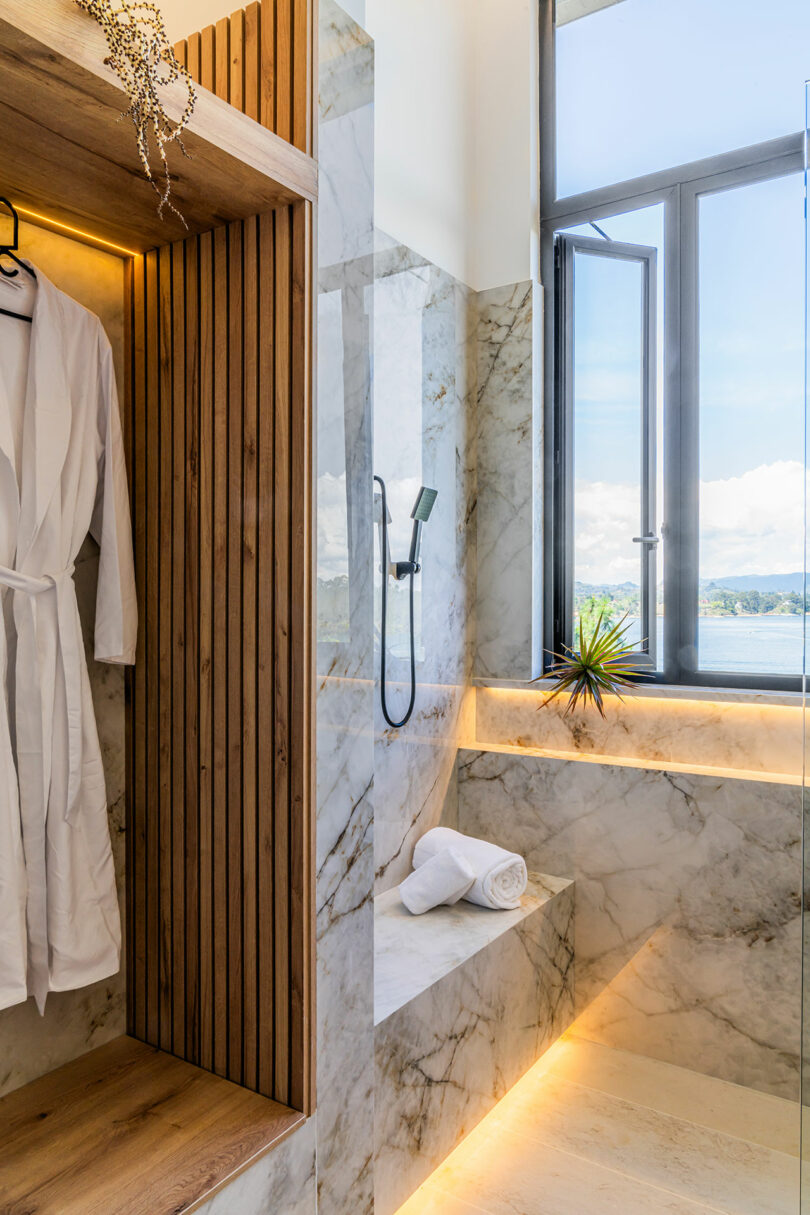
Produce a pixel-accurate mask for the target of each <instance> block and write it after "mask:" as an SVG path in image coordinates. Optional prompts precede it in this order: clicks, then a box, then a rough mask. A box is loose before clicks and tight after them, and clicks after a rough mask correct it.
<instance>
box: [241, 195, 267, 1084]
mask: <svg viewBox="0 0 810 1215" xmlns="http://www.w3.org/2000/svg"><path fill="white" fill-rule="evenodd" d="M243 239H244V275H245V284H244V308H245V311H244V354H243V359H244V401H243V425H244V439H243V443H244V448H243V452H244V454H243V464H242V477H243V491H242V493H243V512H244V521H243V526H244V536H243V540H242V551H243V554H244V555H243V566H242V577H243V588H244V590H243V602H244V619H243V624H242V663H243V672H244V673H243V680H242V715H243V719H244V721H245V722H246V723H250V728H249V729H246V730H245V731H244V750H243V755H242V823H243V826H242V833H243V835H242V880H243V884H244V895H243V898H244V911H243V915H244V920H243V962H242V965H243V998H244V1025H245V1034H244V1043H243V1066H244V1083H245V1084H246V1085H247V1087H248V1088H258V1087H259V1067H258V1034H257V1031H256V1020H257V1017H258V1009H259V974H258V953H259V943H258V942H259V917H258V905H259V882H258V869H257V858H258V824H257V818H258V808H259V801H258V791H257V781H258V754H259V746H258V737H257V735H258V729H257V692H258V685H259V670H258V664H257V649H256V647H257V633H258V613H257V588H258V579H257V573H256V555H257V531H258V527H257V520H258V509H259V484H258V479H257V470H258V446H259V439H258V424H259V324H258V322H259V245H258V220H257V219H255V218H254V219H250V220H247V221H246V223H245V227H244V237H243ZM264 623H265V625H266V624H267V622H264ZM262 744H263V746H264V745H265V740H264V739H262Z"/></svg>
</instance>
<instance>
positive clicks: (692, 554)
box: [539, 0, 805, 692]
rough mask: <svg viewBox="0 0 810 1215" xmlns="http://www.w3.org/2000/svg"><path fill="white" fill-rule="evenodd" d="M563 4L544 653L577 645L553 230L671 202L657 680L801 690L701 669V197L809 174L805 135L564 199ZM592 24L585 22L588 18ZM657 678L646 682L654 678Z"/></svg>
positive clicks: (550, 51)
mask: <svg viewBox="0 0 810 1215" xmlns="http://www.w3.org/2000/svg"><path fill="white" fill-rule="evenodd" d="M554 9H555V0H540V90H539V101H540V151H541V155H540V277H541V281H542V283H543V284H544V286H545V288H546V292H545V295H546V299H545V309H544V377H543V378H544V434H545V435H546V436H547V440H546V442H545V444H544V458H543V470H544V490H543V515H544V535H543V553H544V557H543V577H544V592H543V647H544V651H545V658H544V662H545V668H546V669H548V667H549V666H550V665H552V663H553V661H554V660H553V658H551V654H553V653H555V652H559V651H560V647H561V644H568V643H569V642H568V640H567V638H568V637H570V632H569V630H568V626H567V623H566V616H565V612H566V610H567V609H566V607H565V603H566V590H565V586H566V580H567V579H570V567H571V562H572V552H573V537H572V534H571V527H570V518H571V515H570V508H569V506H568V499H569V498H570V495H571V487H570V478H568V481H569V483H568V484H566V475H565V470H566V461H567V454H566V450H565V443H566V423H565V402H564V385H563V384H562V383H561V380H562V377H561V374H560V368H561V363H562V360H563V358H564V349H565V341H564V335H563V334H561V333H560V332H559V326H558V324H557V319H556V316H555V312H556V309H555V301H556V296H557V292H556V289H555V288H556V286H557V285H558V284H559V278H558V276H557V275H556V274H555V260H556V259H555V234H556V233H558V232H559V231H560V230H562V229H566V228H572V227H575V226H579V225H587V224H590V223H597V224H598V223H599V222H600V221H601V220H607V219H609V218H610V217H611V216H615V215H621V214H624V213H625V212H629V211H634V210H638V209H641V208H643V207H647V206H653V205H655V204H658V203H661V204H663V208H664V257H663V264H662V269H663V272H664V369H663V370H664V376H663V381H664V402H665V407H664V423H663V443H664V452H665V469H664V485H663V494H662V495H661V496H662V499H663V501H662V509H661V510H660V511H659V518H660V519H662V520H663V522H662V523H660V524H659V531H658V533H657V534H659V535H661V537H662V545H661V546H660V547H662V548H663V547H664V546H665V550H666V559H665V561H664V601H665V610H666V616H667V624H666V628H665V630H664V653H663V656H662V658H663V662H662V664H660V665H661V669H660V670H659V671H657V672H655V674H654V675H653V679H654V680H655V681H656V682H657V683H659V684H673V685H677V686H688V687H707V688H712V687H714V688H731V689H741V690H750V691H776V692H800V691H801V690H802V674H801V673H800V672H797V674H796V675H795V676H794V675H779V674H775V673H774V674H768V673H762V674H759V673H751V672H738V671H705V670H704V671H702V670H700V669H699V668H698V652H697V627H698V591H699V573H698V559H699V547H698V546H699V513H698V507H699V501H698V499H699V441H700V432H699V399H698V398H699V361H698V223H699V205H700V198H701V196H703V195H706V194H712V193H718V192H722V191H724V190H728V189H733V188H735V187H736V186H743V185H747V184H754V183H756V182H762V181H769V180H772V179H774V178H778V177H783V176H788V175H791V174H796V173H802V172H803V171H804V168H805V156H804V132H803V131H798V132H796V133H794V134H791V135H786V136H783V137H781V138H779V139H773V140H768V141H766V142H763V143H759V144H755V145H752V146H749V147H746V148H740V149H735V150H733V151H731V152H724V153H720V154H718V155H715V156H710V157H706V158H704V159H702V160H697V161H693V162H691V163H689V164H684V165H678V166H674V167H671V168H667V169H662V170H660V171H657V172H655V173H650V174H646V175H644V176H642V177H638V178H634V179H633V180H630V181H624V182H619V183H616V184H611V185H608V186H603V187H599V188H597V189H593V190H589V191H587V192H585V193H583V194H577V195H572V196H569V197H566V198H559V199H558V198H557V197H556V114H555V81H554ZM582 20H587V17H583V18H582ZM644 682H645V683H646V682H647V681H646V680H645V681H644Z"/></svg>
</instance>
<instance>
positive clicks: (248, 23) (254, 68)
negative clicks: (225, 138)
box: [244, 0, 262, 122]
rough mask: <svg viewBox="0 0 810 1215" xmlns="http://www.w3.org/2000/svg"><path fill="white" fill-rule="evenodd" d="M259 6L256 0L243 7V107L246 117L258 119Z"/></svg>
mask: <svg viewBox="0 0 810 1215" xmlns="http://www.w3.org/2000/svg"><path fill="white" fill-rule="evenodd" d="M261 56H262V44H261V6H260V5H259V3H258V0H255V2H254V3H253V4H248V5H247V7H246V8H245V96H244V108H245V113H246V114H247V116H248V118H253V119H254V120H255V121H256V122H258V121H259V119H260V117H261V112H262V104H261V78H262V61H261Z"/></svg>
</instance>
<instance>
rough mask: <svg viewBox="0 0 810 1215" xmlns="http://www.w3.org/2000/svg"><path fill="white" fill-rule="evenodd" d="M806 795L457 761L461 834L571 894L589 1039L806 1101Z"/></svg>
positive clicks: (787, 788) (781, 787)
mask: <svg viewBox="0 0 810 1215" xmlns="http://www.w3.org/2000/svg"><path fill="white" fill-rule="evenodd" d="M801 792H802V791H801V789H799V788H796V787H794V786H792V785H786V784H773V783H766V782H765V781H748V780H730V779H728V778H727V777H724V776H702V775H690V774H686V773H683V772H678V773H673V772H671V771H653V770H648V769H641V768H633V767H618V766H614V765H609V764H597V763H588V764H585V763H580V762H579V761H577V760H562V759H545V758H539V757H537V756H532V755H515V754H509V755H505V754H500V753H493V752H486V751H461V752H460V753H459V769H458V827H459V830H460V831H463V832H465V833H467V834H469V835H476V836H481V837H482V838H484V839H491V840H497V842H498V843H499V844H501V845H502V846H503V847H505V848H509V849H511V850H512V851H515V852H519V853H520V854H521V856H525V857H526V861H527V864H528V865H529V867H530V868H532V869H552V870H553V871H554V872H555V873H561V874H566V875H568V876H570V877H573V878H574V879H575V881H576V958H577V990H576V1006H577V1016H578V1020H577V1027H576V1028H577V1033H578V1034H579V1035H580V1036H582V1037H584V1038H588V1039H590V1040H591V1041H595V1042H601V1043H603V1044H604V1045H606V1046H614V1047H619V1048H621V1049H624V1050H630V1051H635V1052H637V1053H639V1054H645V1055H649V1056H650V1057H652V1058H655V1059H660V1060H662V1061H663V1062H666V1063H674V1064H676V1065H678V1066H681V1067H688V1068H691V1069H693V1070H695V1071H700V1072H703V1073H705V1074H707V1075H710V1076H716V1077H718V1078H719V1079H722V1080H728V1081H730V1082H732V1083H734V1084H740V1085H743V1086H745V1087H751V1088H756V1089H759V1090H761V1091H762V1092H766V1093H772V1094H773V1095H774V1096H777V1097H783V1098H787V1099H788V1100H796V1099H797V1097H798V1084H799V1052H800V1045H801V963H802V946H801V881H802V858H801V826H802V812H801Z"/></svg>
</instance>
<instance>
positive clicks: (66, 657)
mask: <svg viewBox="0 0 810 1215" xmlns="http://www.w3.org/2000/svg"><path fill="white" fill-rule="evenodd" d="M73 569H74V567H73V565H70V566H68V567H67V569H64V570H60V571H59V572H58V573H53V574H42V575H39V576H37V575H34V574H24V573H21V572H20V571H19V570H12V569H9V568H8V567H7V566H4V565H0V587H7V588H8V589H9V590H10V591H12V592H13V593H14V623H15V626H16V631H17V661H16V664H15V726H16V735H17V772H18V778H19V788H20V818H21V821H22V830H23V847H24V851H25V867H26V873H27V876H28V900H27V916H26V918H27V922H28V991H29V994H30V995H32V996H34V998H35V999H36V1002H37V1005H38V1007H39V1010H40V1012H43V1011H44V1008H45V998H46V996H47V993H48V989H49V978H50V954H49V948H48V898H47V862H46V846H47V845H46V836H45V822H46V819H47V816H48V812H49V809H50V810H52V811H53V810H55V811H57V812H61V813H62V814H63V815H64V817H65V819H66V820H67V821H68V822H70V821H71V819H72V817H73V814H74V811H75V809H76V803H77V799H78V794H79V789H80V786H81V774H82V669H81V661H82V660H81V653H80V650H79V647H80V645H81V644H82V643H81V637H80V634H79V619H78V604H77V602H76V588H75V586H74V583H73ZM47 595H52V596H53V598H54V601H55V606H56V622H57V634H56V637H55V638H53V642H54V645H53V647H52V649H51V651H50V653H45V654H43V646H42V644H41V640H42V639H41V636H40V630H41V624H40V623H39V621H38V618H37V617H38V613H37V610H36V607H35V602H36V600H37V599H39V598H43V599H44V597H45V596H47ZM46 649H47V647H46ZM58 667H61V669H62V674H63V677H64V685H65V715H66V719H67V720H66V723H65V724H66V728H67V738H66V742H67V749H68V753H67V757H66V758H67V765H66V766H67V771H66V772H65V773H64V776H65V777H66V780H65V781H64V783H63V784H62V788H63V790H64V801H63V804H61V805H50V802H51V781H52V764H53V742H54V737H53V725H54V722H53V717H52V715H53V713H54V695H55V679H56V671H57V668H58ZM49 718H50V720H49Z"/></svg>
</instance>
